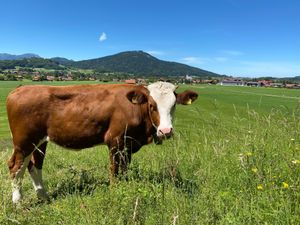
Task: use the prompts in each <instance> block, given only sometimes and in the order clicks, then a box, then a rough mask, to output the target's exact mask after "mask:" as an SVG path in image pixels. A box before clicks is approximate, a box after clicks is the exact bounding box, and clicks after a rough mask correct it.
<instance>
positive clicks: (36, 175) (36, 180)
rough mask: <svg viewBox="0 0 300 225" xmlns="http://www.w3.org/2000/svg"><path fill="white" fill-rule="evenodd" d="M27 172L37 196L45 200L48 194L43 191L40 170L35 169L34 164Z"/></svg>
mask: <svg viewBox="0 0 300 225" xmlns="http://www.w3.org/2000/svg"><path fill="white" fill-rule="evenodd" d="M29 173H30V177H31V180H32V184H33V187H34V190H35V191H36V194H37V197H38V198H40V199H43V200H47V199H48V195H47V192H46V191H45V188H44V184H43V177H42V170H41V169H37V168H36V167H35V166H32V167H31V169H30V171H29Z"/></svg>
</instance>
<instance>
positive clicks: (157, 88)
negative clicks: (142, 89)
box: [147, 82, 176, 137]
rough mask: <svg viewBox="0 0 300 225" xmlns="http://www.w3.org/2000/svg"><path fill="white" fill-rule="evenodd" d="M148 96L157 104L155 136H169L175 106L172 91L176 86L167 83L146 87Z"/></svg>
mask: <svg viewBox="0 0 300 225" xmlns="http://www.w3.org/2000/svg"><path fill="white" fill-rule="evenodd" d="M147 88H148V90H149V91H150V95H151V96H152V98H153V99H154V101H155V102H156V104H157V108H158V112H159V116H160V124H159V126H158V128H157V136H158V137H162V136H167V137H168V136H170V135H171V134H172V129H173V126H172V116H173V113H174V109H175V105H176V97H175V94H174V91H175V89H176V86H175V85H173V84H171V83H167V82H156V83H153V84H150V85H149V86H148V87H147Z"/></svg>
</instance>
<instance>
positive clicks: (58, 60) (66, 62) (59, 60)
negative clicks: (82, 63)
mask: <svg viewBox="0 0 300 225" xmlns="http://www.w3.org/2000/svg"><path fill="white" fill-rule="evenodd" d="M50 60H51V61H53V62H56V63H58V64H61V65H64V66H72V65H73V63H74V62H75V61H73V60H70V59H66V58H63V57H54V58H50Z"/></svg>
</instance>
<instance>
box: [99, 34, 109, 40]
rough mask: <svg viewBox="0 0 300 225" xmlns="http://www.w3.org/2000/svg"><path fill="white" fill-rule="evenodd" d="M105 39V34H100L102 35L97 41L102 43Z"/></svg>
mask: <svg viewBox="0 0 300 225" xmlns="http://www.w3.org/2000/svg"><path fill="white" fill-rule="evenodd" d="M106 39H107V35H106V33H104V32H102V34H101V35H100V37H99V41H100V42H103V41H105V40H106Z"/></svg>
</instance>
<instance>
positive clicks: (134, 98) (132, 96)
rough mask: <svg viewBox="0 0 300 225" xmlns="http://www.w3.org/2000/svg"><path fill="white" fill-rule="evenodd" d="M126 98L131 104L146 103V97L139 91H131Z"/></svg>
mask: <svg viewBox="0 0 300 225" xmlns="http://www.w3.org/2000/svg"><path fill="white" fill-rule="evenodd" d="M126 97H127V98H128V100H129V101H130V102H131V103H133V104H144V103H146V102H147V100H148V99H147V96H146V95H145V94H144V93H143V92H141V91H131V92H129V93H128V94H127V95H126Z"/></svg>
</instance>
